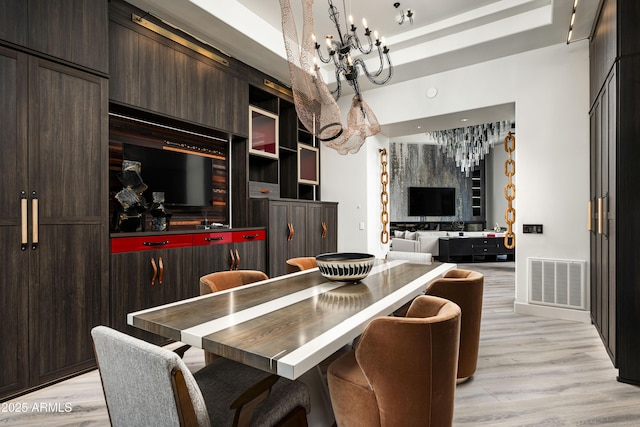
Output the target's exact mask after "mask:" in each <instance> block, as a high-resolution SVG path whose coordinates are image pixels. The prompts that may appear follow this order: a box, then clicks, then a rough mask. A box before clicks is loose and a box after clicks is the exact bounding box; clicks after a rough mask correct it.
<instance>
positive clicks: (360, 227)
mask: <svg viewBox="0 0 640 427" xmlns="http://www.w3.org/2000/svg"><path fill="white" fill-rule="evenodd" d="M359 229H360V230H364V221H360V226H359Z"/></svg>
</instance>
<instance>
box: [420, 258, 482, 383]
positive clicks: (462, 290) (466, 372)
mask: <svg viewBox="0 0 640 427" xmlns="http://www.w3.org/2000/svg"><path fill="white" fill-rule="evenodd" d="M483 293H484V275H483V274H482V273H479V272H477V271H472V270H462V269H454V270H449V271H448V272H446V273H445V274H444V276H443V277H442V278H439V279H436V280H434V281H433V282H431V283H430V284H429V286H428V287H427V291H426V294H427V295H434V296H438V297H442V298H446V299H448V300H450V301H453V302H455V303H456V304H458V305H459V306H460V310H462V320H461V322H460V355H459V357H458V375H457V377H458V383H461V382H464V381H466V380H468V379H469V378H470V377H471V376H472V375H473V374H474V373H475V372H476V367H477V366H478V348H479V346H480V322H481V320H482V296H483Z"/></svg>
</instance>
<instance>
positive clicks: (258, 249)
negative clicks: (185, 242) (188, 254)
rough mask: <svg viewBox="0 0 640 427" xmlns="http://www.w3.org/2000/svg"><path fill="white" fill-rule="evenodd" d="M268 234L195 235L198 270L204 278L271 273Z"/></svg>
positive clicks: (247, 232)
mask: <svg viewBox="0 0 640 427" xmlns="http://www.w3.org/2000/svg"><path fill="white" fill-rule="evenodd" d="M265 241H266V231H265V230H256V229H249V230H244V231H233V232H212V233H203V234H194V236H193V244H194V248H193V250H194V269H195V271H196V276H197V277H198V278H200V277H201V276H204V275H205V274H209V273H213V272H215V271H223V270H260V271H264V272H266V271H267V254H266V244H265Z"/></svg>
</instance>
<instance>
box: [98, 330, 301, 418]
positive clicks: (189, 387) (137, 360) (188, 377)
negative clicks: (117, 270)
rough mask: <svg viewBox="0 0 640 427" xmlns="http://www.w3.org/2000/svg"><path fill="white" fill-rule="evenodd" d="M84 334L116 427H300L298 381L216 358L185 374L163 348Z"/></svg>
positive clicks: (111, 333) (110, 334) (114, 334)
mask: <svg viewBox="0 0 640 427" xmlns="http://www.w3.org/2000/svg"><path fill="white" fill-rule="evenodd" d="M91 335H92V336H93V342H94V348H95V352H96V357H97V361H98V367H99V370H100V377H101V379H102V388H103V390H104V395H105V400H106V402H107V409H108V412H109V419H110V420H111V425H113V426H115V427H119V426H126V427H134V426H145V427H146V426H151V425H156V426H212V425H214V426H236V425H239V426H246V425H252V426H273V425H291V426H306V425H307V420H306V413H307V412H309V404H310V403H309V402H310V398H309V394H308V389H307V387H306V385H305V384H303V383H301V382H299V381H290V380H287V379H284V378H279V377H277V376H276V375H271V374H269V373H267V372H263V371H261V370H259V369H255V368H252V367H249V366H245V365H242V364H240V363H237V362H234V361H231V360H228V359H222V358H221V359H218V360H217V361H216V362H215V363H213V364H211V365H208V366H206V367H205V368H203V369H201V370H200V371H198V372H196V373H195V374H193V375H192V374H191V372H189V370H188V369H187V367H186V365H185V364H184V362H183V361H182V359H181V358H180V357H179V356H178V355H177V354H175V353H174V352H171V351H169V350H167V349H164V348H162V347H158V346H155V345H153V344H149V343H147V342H145V341H142V340H139V339H137V338H134V337H131V336H129V335H126V334H123V333H121V332H118V331H116V330H114V329H111V328H108V327H105V326H97V327H95V328H94V329H93V330H92V331H91ZM282 423H284V424H282Z"/></svg>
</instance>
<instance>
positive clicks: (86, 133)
mask: <svg viewBox="0 0 640 427" xmlns="http://www.w3.org/2000/svg"><path fill="white" fill-rule="evenodd" d="M107 112H108V106H107V85H106V79H102V78H99V77H96V76H94V75H92V74H88V73H84V72H81V71H79V70H75V69H72V68H68V67H65V66H62V65H59V64H56V63H53V62H49V61H45V60H42V59H39V58H36V57H30V58H29V115H28V121H29V126H28V129H29V136H28V152H29V153H28V157H29V161H28V171H29V187H28V190H27V193H28V194H29V195H30V196H31V197H34V198H37V207H36V205H35V204H33V205H31V206H32V210H31V212H30V215H31V218H32V220H33V221H32V222H33V224H34V225H33V228H32V229H31V230H30V232H31V238H32V240H37V246H35V245H34V246H33V249H30V250H29V252H30V256H31V257H32V260H31V265H30V286H29V288H30V289H29V292H30V298H29V336H30V342H29V356H30V358H31V360H30V362H31V363H30V366H31V369H30V373H31V378H32V382H33V383H34V384H36V383H37V384H39V383H43V382H46V381H49V380H53V379H56V378H59V377H60V376H62V375H65V373H73V372H77V371H78V370H81V369H83V368H89V367H92V366H93V365H94V353H93V346H92V340H91V335H90V331H91V328H93V327H94V326H96V325H99V324H106V323H108V320H109V311H108V307H109V299H108V271H109V270H108V265H109V258H108V256H109V254H108V240H107V239H108V230H107V228H106V225H107V223H108V222H107V221H108V205H107V200H106V197H104V194H106V192H107V190H106V188H105V184H106V182H107V170H108V152H107V144H106V143H105V141H106V139H107V132H108V128H107V117H108V116H107ZM36 238H37V239H36ZM61 337H64V339H60V338H61Z"/></svg>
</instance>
